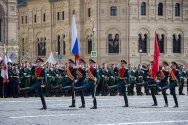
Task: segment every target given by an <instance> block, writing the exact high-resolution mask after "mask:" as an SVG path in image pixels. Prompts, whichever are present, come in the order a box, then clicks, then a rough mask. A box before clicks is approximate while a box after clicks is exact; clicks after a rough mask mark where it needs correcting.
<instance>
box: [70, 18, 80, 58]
mask: <svg viewBox="0 0 188 125" xmlns="http://www.w3.org/2000/svg"><path fill="white" fill-rule="evenodd" d="M71 52H72V53H73V54H74V55H75V58H76V60H78V59H79V58H80V48H79V43H78V34H77V29H76V21H75V16H74V15H73V17H72V48H71Z"/></svg>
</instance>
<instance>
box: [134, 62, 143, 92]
mask: <svg viewBox="0 0 188 125" xmlns="http://www.w3.org/2000/svg"><path fill="white" fill-rule="evenodd" d="M141 67H142V66H141V65H140V64H139V65H138V69H137V70H136V72H135V76H136V90H137V95H143V93H142V88H141V87H142V84H143V83H144V71H143V70H142V69H141ZM140 84H141V85H140Z"/></svg>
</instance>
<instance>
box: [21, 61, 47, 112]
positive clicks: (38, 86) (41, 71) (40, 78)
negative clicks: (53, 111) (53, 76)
mask: <svg viewBox="0 0 188 125" xmlns="http://www.w3.org/2000/svg"><path fill="white" fill-rule="evenodd" d="M36 62H37V63H38V67H37V68H36V69H35V79H36V80H35V83H34V84H33V85H32V86H31V87H26V88H20V92H27V91H31V90H37V91H38V93H39V96H40V98H41V102H42V106H43V107H42V108H41V110H46V109H47V106H46V101H45V98H44V94H43V88H44V86H45V84H46V83H47V75H46V71H45V68H42V66H43V62H44V61H43V60H42V59H41V58H38V59H37V61H36Z"/></svg>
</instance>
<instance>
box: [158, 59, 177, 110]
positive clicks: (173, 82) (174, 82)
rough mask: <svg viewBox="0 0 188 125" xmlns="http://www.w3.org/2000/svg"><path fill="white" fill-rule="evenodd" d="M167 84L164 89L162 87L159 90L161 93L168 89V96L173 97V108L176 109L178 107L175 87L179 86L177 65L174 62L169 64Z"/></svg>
mask: <svg viewBox="0 0 188 125" xmlns="http://www.w3.org/2000/svg"><path fill="white" fill-rule="evenodd" d="M169 77H170V78H169V82H170V84H169V85H168V86H166V87H163V88H162V89H161V91H165V90H166V89H169V88H170V94H171V95H172V96H173V98H174V102H175V106H174V107H173V108H177V107H178V100H177V97H176V86H179V79H180V78H179V72H178V70H177V63H176V62H172V63H171V69H170V71H169Z"/></svg>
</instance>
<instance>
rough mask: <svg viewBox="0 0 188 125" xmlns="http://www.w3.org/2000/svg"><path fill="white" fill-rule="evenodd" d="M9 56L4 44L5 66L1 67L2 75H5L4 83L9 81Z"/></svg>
mask: <svg viewBox="0 0 188 125" xmlns="http://www.w3.org/2000/svg"><path fill="white" fill-rule="evenodd" d="M7 64H8V58H7V54H6V48H5V45H4V55H3V68H2V69H1V76H2V77H3V83H6V82H7V81H8V66H7Z"/></svg>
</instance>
